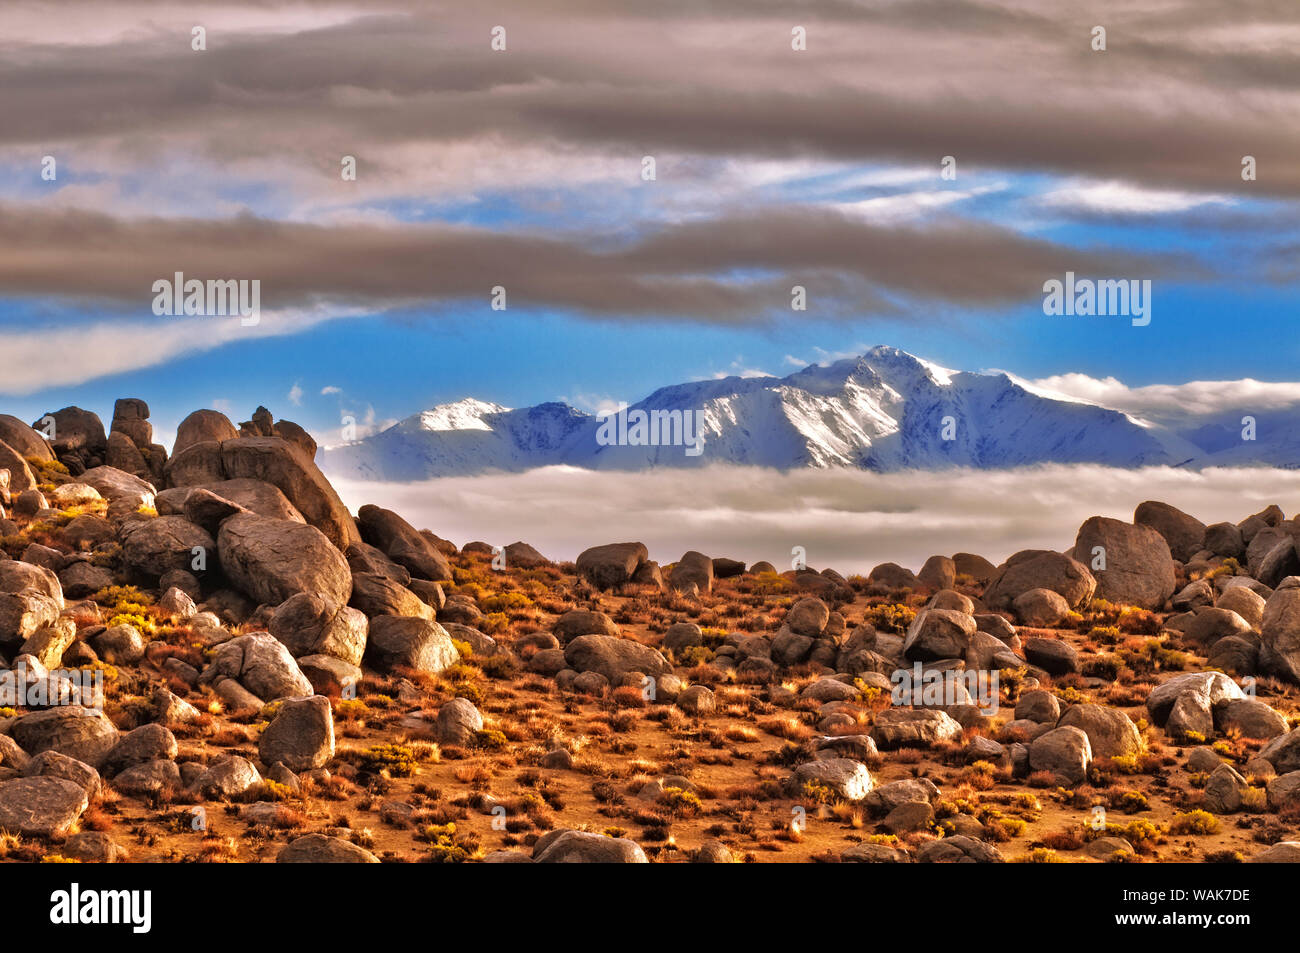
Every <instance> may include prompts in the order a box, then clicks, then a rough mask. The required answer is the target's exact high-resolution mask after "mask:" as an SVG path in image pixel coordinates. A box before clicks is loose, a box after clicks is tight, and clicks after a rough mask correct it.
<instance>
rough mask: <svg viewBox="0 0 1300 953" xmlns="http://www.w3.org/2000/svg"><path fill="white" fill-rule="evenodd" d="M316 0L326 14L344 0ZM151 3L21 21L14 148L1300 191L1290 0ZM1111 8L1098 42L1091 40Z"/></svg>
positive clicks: (13, 56)
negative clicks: (78, 146)
mask: <svg viewBox="0 0 1300 953" xmlns="http://www.w3.org/2000/svg"><path fill="white" fill-rule="evenodd" d="M250 6H254V5H251V4H250ZM257 6H261V5H257ZM318 6H319V7H321V8H322V9H334V10H336V11H339V13H338V17H336V19H340V18H342V17H343V16H344V14H343V13H342V11H343V10H346V9H347V8H346V7H333V6H331V5H326V4H320V5H318ZM142 8H143V9H144V10H146V11H149V14H150V15H149V16H148V17H147V18H142V20H141V22H140V23H139V24H138V25H137V28H136V29H135V30H133V31H131V32H130V33H129V35H127V36H125V37H123V38H122V39H121V41H120V42H117V43H113V44H107V43H99V44H95V45H77V44H76V43H75V42H69V41H67V40H66V39H64V40H63V41H62V42H59V43H54V42H50V41H49V39H48V38H47V37H45V36H44V35H43V34H41V31H34V30H29V31H28V32H27V34H24V32H23V31H22V30H21V29H15V30H9V31H7V32H8V35H9V37H10V39H9V40H7V41H5V42H4V44H3V50H4V53H5V55H4V57H3V62H2V63H0V115H3V116H4V117H5V122H4V123H3V125H0V147H3V146H9V147H19V146H22V147H31V146H41V147H45V146H48V145H50V144H53V143H60V142H62V143H77V142H85V141H87V140H95V139H111V140H114V141H118V142H120V143H124V144H125V145H126V146H127V147H128V148H130V149H133V150H135V151H136V152H137V153H138V154H146V153H150V152H157V151H158V150H164V149H165V148H166V147H167V146H168V144H169V143H173V142H176V141H194V142H200V143H202V144H203V146H204V148H205V149H206V150H207V151H208V152H209V153H210V154H211V155H214V156H221V157H229V158H250V157H252V158H256V157H262V158H270V157H274V156H283V155H286V154H290V155H297V156H300V157H303V159H304V160H308V159H309V158H310V157H313V156H314V157H315V161H317V162H318V163H320V164H321V167H322V168H325V167H326V164H327V163H331V162H335V161H337V160H336V158H335V157H336V156H337V155H338V154H340V153H341V152H344V151H353V150H356V151H360V152H363V153H367V154H368V158H369V159H370V160H371V161H372V162H375V163H378V164H380V165H383V164H384V163H386V162H388V161H390V160H389V159H388V158H387V157H386V156H385V154H384V152H385V149H386V148H391V147H395V146H397V145H400V144H404V143H431V142H444V143H445V142H449V141H460V140H472V141H476V142H479V143H481V144H484V146H486V145H487V144H488V143H492V144H495V147H496V148H503V149H511V148H520V147H522V146H523V145H525V144H533V145H535V144H537V143H539V142H542V143H547V142H549V143H553V144H554V145H555V146H556V147H557V148H572V147H578V148H593V149H601V150H609V151H612V152H614V153H621V154H627V155H636V156H639V155H640V154H642V153H644V152H651V153H658V152H663V151H679V152H682V153H686V154H706V155H731V156H738V155H744V156H760V157H791V156H813V157H820V158H833V159H850V160H855V161H907V162H920V163H925V164H931V163H936V162H937V161H938V159H939V157H941V156H944V155H954V156H957V157H958V159H959V161H960V162H962V163H965V164H968V166H970V167H977V166H997V167H1005V168H1012V169H1039V170H1041V169H1047V170H1053V171H1057V172H1067V173H1071V174H1084V175H1089V176H1100V177H1120V178H1124V179H1128V180H1131V181H1136V182H1141V183H1144V184H1147V185H1150V186H1155V187H1163V188H1182V189H1205V190H1211V191H1216V192H1222V191H1250V192H1251V193H1253V194H1261V193H1263V194H1276V195H1288V196H1294V195H1296V194H1300V162H1297V161H1296V158H1297V157H1298V156H1300V127H1297V125H1296V124H1295V123H1294V121H1293V117H1294V116H1295V115H1296V113H1297V107H1298V106H1300V69H1297V66H1298V65H1300V55H1297V53H1296V52H1295V48H1296V47H1295V43H1296V41H1297V39H1300V7H1297V5H1296V4H1294V3H1288V2H1283V0H1254V2H1250V0H1247V2H1237V3H1233V4H1232V5H1231V6H1230V8H1229V9H1224V5H1223V4H1216V3H1211V2H1208V0H1170V2H1156V0H1140V2H1122V3H1121V2H1118V0H1110V2H1104V3H1094V4H1091V5H1090V7H1089V9H1088V10H1087V11H1079V10H1076V9H1075V8H1073V7H1071V6H1069V5H1063V6H1058V5H1046V4H1041V3H1031V2H1029V0H1020V2H1015V0H1001V2H989V3H974V2H940V0H926V2H922V3H897V2H895V3H871V4H867V3H854V2H850V0H837V2H832V3H825V4H822V3H818V4H811V3H807V4H786V3H776V2H760V3H754V2H748V0H746V2H740V0H726V2H720V3H711V4H708V5H707V7H703V6H701V5H699V4H694V3H687V2H684V0H683V2H672V3H665V4H654V5H651V6H649V7H644V8H635V9H631V10H629V8H626V7H621V8H616V7H615V6H614V5H612V4H608V3H598V2H594V0H557V2H548V3H546V4H543V5H538V4H536V3H534V2H532V0H506V2H502V3H498V4H494V5H493V7H492V8H491V9H490V11H484V12H483V13H481V14H479V15H466V13H465V11H464V10H463V9H457V8H454V7H451V6H444V7H431V6H430V5H429V4H425V3H415V2H402V0H381V2H379V3H375V4H371V5H367V7H366V8H365V11H366V13H367V14H369V13H371V12H373V13H374V14H375V15H360V14H358V15H356V16H355V17H354V18H352V19H346V20H344V21H343V22H328V23H323V24H321V23H317V22H316V21H313V20H311V19H308V18H306V17H305V15H304V21H303V24H302V29H300V30H299V31H297V32H293V31H289V30H281V31H276V32H274V33H268V32H266V31H264V30H263V31H259V30H257V29H255V28H254V27H253V26H252V25H251V22H252V21H250V25H248V26H243V27H241V21H240V20H239V17H238V16H236V17H234V18H233V20H231V21H230V22H229V23H228V24H225V25H220V24H219V23H214V24H213V26H212V27H211V32H210V35H209V42H208V50H207V51H206V52H204V53H195V52H193V51H191V50H190V49H189V42H188V40H189V35H188V31H189V26H188V25H189V24H190V23H193V22H195V21H196V20H197V21H200V22H202V20H203V19H204V17H203V16H202V14H201V13H200V12H199V11H196V10H194V9H192V8H191V7H189V6H187V5H171V4H165V3H159V4H144V5H143V7H142ZM238 8H239V7H238V5H235V9H238ZM82 9H84V10H85V11H86V12H87V15H88V16H90V17H92V18H93V17H94V16H95V15H96V14H95V11H94V5H91V6H89V7H83V8H82ZM284 9H286V10H293V9H310V8H304V7H302V6H301V5H298V7H294V6H292V5H284ZM475 13H476V14H478V11H475ZM99 15H100V16H103V13H100V14H99ZM250 16H251V15H250ZM220 22H221V23H224V21H220ZM495 24H502V25H504V26H506V27H507V31H508V40H509V47H508V51H507V52H505V53H493V52H492V51H491V50H490V49H489V45H488V31H489V29H490V28H491V26H493V25H495ZM796 24H797V25H802V26H806V28H807V29H808V34H809V39H808V49H807V51H805V52H801V53H795V52H792V51H791V49H790V29H791V27H792V26H793V25H796ZM1098 24H1100V25H1103V26H1106V27H1107V29H1108V31H1109V36H1108V47H1109V48H1108V50H1107V51H1106V52H1104V53H1095V52H1093V51H1092V50H1091V49H1090V48H1089V40H1090V30H1091V29H1092V27H1093V26H1094V25H1098ZM20 26H21V24H20ZM38 34H40V35H38ZM24 35H26V36H27V37H28V39H29V42H24ZM1245 154H1252V155H1255V156H1257V157H1258V158H1259V161H1260V178H1259V181H1258V182H1257V183H1253V184H1245V183H1243V182H1242V181H1241V179H1240V176H1239V171H1240V160H1241V157H1242V156H1243V155H1245Z"/></svg>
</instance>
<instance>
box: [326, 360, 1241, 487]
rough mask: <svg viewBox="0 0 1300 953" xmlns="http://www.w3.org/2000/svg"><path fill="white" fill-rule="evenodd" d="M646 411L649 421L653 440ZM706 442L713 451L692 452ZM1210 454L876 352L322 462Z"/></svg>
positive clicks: (501, 464)
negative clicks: (598, 413)
mask: <svg viewBox="0 0 1300 953" xmlns="http://www.w3.org/2000/svg"><path fill="white" fill-rule="evenodd" d="M638 412H643V415H644V419H643V426H642V428H641V430H637V428H636V423H637V420H638V419H639V418H638ZM677 412H680V414H678V413H677ZM646 425H648V431H649V432H651V433H654V434H663V440H662V442H660V441H654V440H653V438H651V439H640V438H644V437H645V436H646V433H647V426H646ZM674 426H675V427H677V428H678V429H677V431H676V432H670V431H671V428H672V427H674ZM683 428H684V429H683ZM697 434H698V436H699V437H700V438H701V439H702V448H701V452H699V453H698V454H692V453H688V452H687V450H689V449H691V448H690V446H689V443H690V440H691V439H692V438H693V437H694V436H695V435H697ZM672 437H675V438H676V439H675V440H673V441H671V442H670V438H672ZM656 443H657V444H658V445H656ZM665 444H667V445H665ZM1214 449H1215V450H1221V449H1222V448H1219V447H1216V448H1214ZM1235 452H1236V453H1238V454H1239V452H1240V451H1235ZM1213 455H1215V454H1214V450H1211V449H1209V448H1207V447H1206V446H1204V445H1203V444H1202V445H1198V444H1197V443H1194V442H1192V441H1191V440H1189V439H1186V438H1185V437H1184V436H1180V435H1179V434H1178V433H1175V432H1173V431H1171V430H1168V429H1165V428H1163V427H1160V426H1158V425H1155V424H1152V423H1151V422H1149V421H1145V420H1141V419H1138V418H1135V417H1132V416H1129V415H1126V414H1123V413H1121V412H1119V411H1115V410H1109V409H1106V408H1104V407H1099V406H1096V405H1094V404H1089V403H1082V402H1078V401H1072V400H1062V399H1054V398H1051V397H1047V396H1043V395H1041V394H1036V393H1033V392H1032V391H1031V390H1029V389H1027V388H1026V387H1023V386H1021V385H1020V384H1018V383H1016V382H1015V381H1013V380H1012V379H1011V378H1009V377H1008V376H1007V375H1005V374H975V373H966V372H957V371H950V370H947V369H944V368H941V367H939V366H937V365H935V364H932V363H930V362H928V361H924V360H921V359H920V358H916V357H913V356H912V355H910V354H907V353H905V352H903V351H900V350H898V349H896V348H891V347H876V348H873V349H872V350H870V351H869V352H867V353H866V354H864V355H862V356H861V357H856V358H849V359H847V360H842V361H837V362H835V363H833V364H829V365H826V366H822V365H812V366H809V367H806V368H804V369H803V370H801V371H797V372H796V373H794V374H791V375H790V376H788V377H783V378H775V377H748V378H740V377H728V378H725V379H720V380H707V381H696V382H691V383H687V384H677V385H674V386H671V387H664V388H662V389H660V390H657V391H655V392H654V393H653V394H651V395H650V396H649V397H647V398H645V399H644V400H642V401H641V402H639V403H637V404H634V405H632V406H631V407H629V408H627V412H626V417H625V419H624V420H622V421H619V420H616V419H615V420H610V419H602V418H597V417H594V416H592V415H590V414H587V413H584V412H582V411H579V410H576V409H575V408H573V407H570V406H569V405H567V404H564V403H546V404H538V405H537V406H535V407H525V408H521V409H517V410H511V409H508V408H506V407H502V406H500V405H498V404H492V403H487V402H484V401H480V400H474V399H466V400H461V401H457V402H456V403H452V404H444V405H441V406H438V407H435V408H433V409H432V410H427V411H424V412H422V413H418V414H415V415H413V416H411V417H408V418H407V419H405V420H403V421H401V422H400V423H397V424H395V425H394V426H392V427H389V428H388V429H387V430H384V431H382V432H380V433H378V434H374V435H373V436H370V437H367V438H366V439H364V440H360V441H357V442H355V443H350V444H345V445H343V446H338V447H332V448H327V449H325V450H324V451H322V455H321V460H322V465H323V467H324V469H325V470H326V472H327V473H329V474H330V475H331V476H336V477H344V478H348V477H351V478H358V479H371V480H387V481H413V480H421V479H426V478H429V477H439V476H462V475H468V474H475V473H484V472H489V471H505V472H518V471H523V470H528V469H532V468H534V467H541V466H550V465H556V464H565V465H570V466H575V467H583V468H587V469H596V470H605V469H615V470H620V469H621V470H638V469H645V468H650V467H698V466H702V465H706V464H710V463H718V462H724V463H736V464H749V465H757V466H767V467H774V468H778V469H794V468H802V467H815V468H828V467H856V468H862V469H868V470H877V471H892V470H904V469H934V468H945V467H954V466H970V467H979V468H1003V467H1014V466H1024V465H1030V464H1036V463H1098V464H1104V465H1108V466H1116V467H1138V466H1147V465H1161V464H1164V465H1169V466H1185V465H1194V466H1200V465H1207V464H1209V463H1211V462H1212V460H1211V458H1212V456H1213ZM1234 462H1236V463H1241V462H1244V461H1242V460H1240V459H1237V460H1235V461H1234Z"/></svg>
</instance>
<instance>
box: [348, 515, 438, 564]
mask: <svg viewBox="0 0 1300 953" xmlns="http://www.w3.org/2000/svg"><path fill="white" fill-rule="evenodd" d="M357 525H358V526H359V527H360V529H361V538H362V540H363V541H364V542H367V543H369V544H370V545H371V546H374V547H375V548H376V549H378V550H380V551H381V552H383V553H384V554H385V555H386V556H388V558H389V559H391V560H393V562H395V563H397V564H398V565H399V566H402V567H404V568H405V569H406V570H407V571H408V572H409V573H410V574H411V575H412V576H413V577H414V578H416V579H427V580H430V581H432V582H441V581H443V580H450V579H451V566H450V565H449V564H448V562H447V559H446V557H445V556H443V554H442V553H441V552H439V550H438V548H437V547H436V546H435V545H434V544H433V543H432V542H430V541H429V539H428V538H426V537H425V536H423V535H422V534H421V533H420V531H419V530H417V529H416V528H415V527H413V526H412V525H411V524H410V523H408V522H407V521H406V520H404V519H402V517H400V516H398V515H397V514H396V513H394V512H393V511H392V510H386V509H384V508H383V507H380V506H374V505H373V504H367V505H365V506H363V507H361V509H359V510H358V511H357Z"/></svg>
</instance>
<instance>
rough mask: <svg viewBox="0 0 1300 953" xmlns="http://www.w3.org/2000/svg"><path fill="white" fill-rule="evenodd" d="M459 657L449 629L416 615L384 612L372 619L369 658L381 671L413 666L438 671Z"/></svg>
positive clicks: (367, 656) (435, 672) (367, 660)
mask: <svg viewBox="0 0 1300 953" xmlns="http://www.w3.org/2000/svg"><path fill="white" fill-rule="evenodd" d="M458 661H460V653H459V652H457V651H456V646H455V645H454V644H453V643H452V641H451V636H450V635H448V634H447V630H446V629H444V628H443V627H442V626H440V625H439V624H438V623H437V622H431V621H430V620H428V619H421V618H418V617H415V616H391V615H381V616H376V617H375V618H373V619H371V620H370V638H369V640H368V641H367V643H366V662H367V663H368V664H369V665H370V666H371V667H372V668H374V669H376V670H377V671H380V672H385V673H387V672H392V671H393V670H394V669H396V668H399V667H400V668H410V669H414V670H416V671H418V672H428V673H429V674H431V675H436V674H438V673H439V672H441V671H444V670H445V669H447V668H450V667H451V666H452V665H454V664H456V663H457V662H458Z"/></svg>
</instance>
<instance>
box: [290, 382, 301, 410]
mask: <svg viewBox="0 0 1300 953" xmlns="http://www.w3.org/2000/svg"><path fill="white" fill-rule="evenodd" d="M289 403H291V404H293V405H294V406H295V407H301V406H302V387H301V386H299V383H298V382H297V381H294V385H293V386H292V387H290V388H289Z"/></svg>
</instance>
